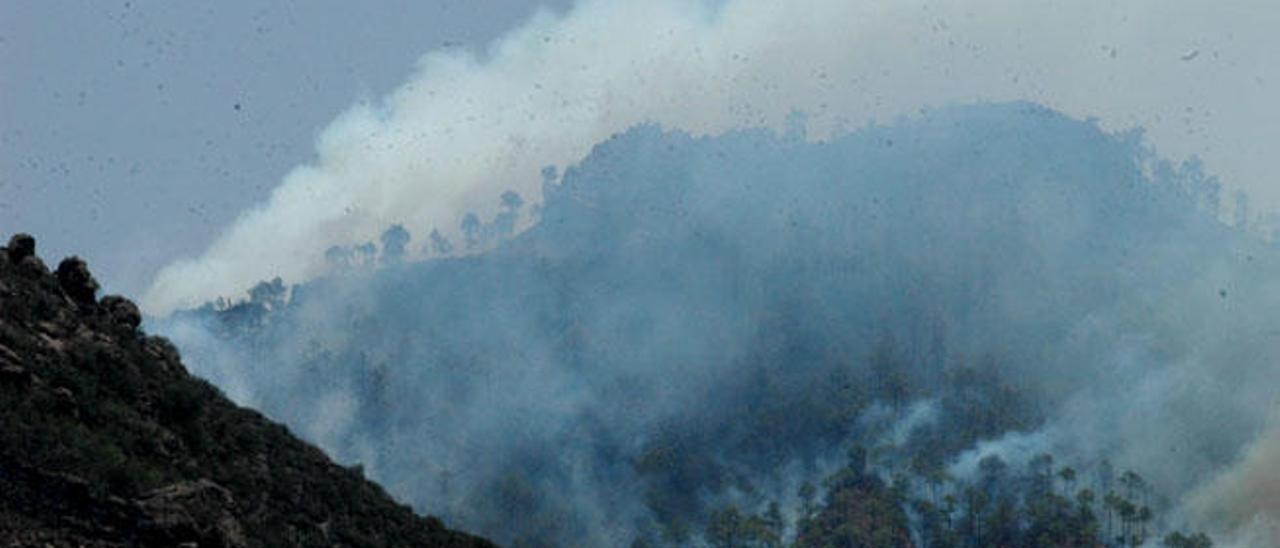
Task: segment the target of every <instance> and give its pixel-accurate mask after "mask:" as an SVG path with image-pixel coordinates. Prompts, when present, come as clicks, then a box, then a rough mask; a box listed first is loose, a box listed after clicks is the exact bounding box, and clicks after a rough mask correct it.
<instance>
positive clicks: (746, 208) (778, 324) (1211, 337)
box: [163, 103, 1280, 545]
mask: <svg viewBox="0 0 1280 548" xmlns="http://www.w3.org/2000/svg"><path fill="white" fill-rule="evenodd" d="M801 124H802V121H800V120H797V121H796V129H795V130H794V131H793V132H792V133H784V134H775V133H772V132H769V131H765V130H753V131H745V132H730V133H727V134H724V135H721V136H714V137H693V136H690V135H688V134H686V133H683V132H680V131H670V130H663V129H661V128H658V127H655V126H640V127H637V128H634V129H631V130H629V131H627V132H624V133H622V134H620V135H618V136H615V137H613V138H610V139H608V140H606V141H604V142H602V143H601V144H599V145H597V146H596V147H594V148H593V150H592V152H591V153H590V154H589V155H588V156H587V158H586V159H585V160H584V161H583V162H581V163H579V164H576V165H573V166H571V167H569V168H568V169H567V170H566V171H565V173H564V174H563V176H562V177H559V176H555V177H553V175H558V174H551V173H548V174H547V176H548V177H547V182H546V185H547V186H546V188H545V189H543V195H544V196H545V197H546V201H545V202H544V203H543V204H541V207H540V208H538V209H537V210H536V211H530V210H527V209H523V208H520V207H511V206H508V207H507V209H506V210H505V211H506V213H507V214H511V215H517V216H519V220H518V221H516V222H515V224H529V225H530V226H531V228H530V229H528V230H526V231H524V232H523V233H520V234H518V235H513V234H512V233H511V232H509V231H508V232H506V233H505V234H506V235H505V236H492V239H489V240H487V241H486V240H484V239H481V238H479V237H477V238H476V239H475V240H473V241H472V242H471V243H464V242H461V241H459V242H455V244H456V245H458V246H460V247H470V248H471V251H472V254H469V255H466V256H463V257H456V258H453V257H441V258H436V259H431V260H427V261H425V262H408V263H406V262H401V261H400V260H399V259H398V258H397V257H398V256H395V257H393V258H392V259H391V260H383V259H378V258H377V256H376V255H371V256H370V257H371V260H368V261H364V262H360V261H348V262H346V263H343V265H338V266H335V267H334V268H336V269H337V270H336V271H335V273H333V274H331V275H329V276H327V277H324V278H321V279H318V280H315V281H313V282H310V283H307V284H303V285H300V286H297V287H295V288H294V289H293V290H292V299H291V300H288V301H287V302H286V301H285V299H284V296H285V295H284V293H285V287H284V286H277V287H278V289H277V290H276V292H275V293H276V294H278V296H275V297H272V296H270V295H271V294H272V292H271V291H265V290H263V291H261V292H260V293H259V295H261V297H255V298H254V300H252V301H247V302H244V303H242V304H240V305H238V306H232V307H229V305H228V304H222V305H218V306H216V307H215V306H209V307H206V308H205V309H203V310H202V311H197V312H193V313H186V314H181V315H179V316H177V317H176V318H177V319H176V320H172V321H171V322H169V323H166V324H163V325H164V327H163V329H164V330H165V331H167V332H169V333H170V334H171V335H172V336H173V337H174V339H175V340H176V341H177V342H178V343H179V345H180V347H181V348H183V349H184V351H185V352H186V357H187V359H188V361H189V362H190V363H191V364H192V367H193V368H194V369H195V370H196V371H197V372H199V373H200V374H203V375H207V376H208V377H209V378H211V379H214V381H215V382H216V383H217V384H219V385H220V386H222V387H224V389H226V390H227V391H228V393H229V394H230V395H231V396H232V397H234V398H236V399H238V400H239V401H242V402H244V403H247V404H250V405H253V406H256V407H260V408H262V409H264V410H265V411H266V412H267V413H269V414H271V415H272V416H275V417H278V418H281V419H282V420H284V421H285V422H287V423H289V424H291V425H293V426H294V427H296V428H298V429H299V430H300V431H301V432H303V433H304V434H305V435H306V436H308V437H309V439H312V440H315V441H317V442H318V443H320V444H321V446H322V447H325V448H326V449H327V450H329V451H331V452H332V453H333V454H334V455H336V456H337V458H338V459H339V460H344V461H348V462H359V463H361V464H362V465H363V466H364V469H365V470H366V472H367V473H368V474H370V476H371V477H373V478H375V479H376V480H378V481H380V482H382V483H384V484H386V485H387V486H388V487H389V489H390V490H391V491H392V493H393V494H395V495H397V496H399V497H402V498H403V499H404V500H407V501H410V502H412V503H414V504H416V505H418V506H419V507H420V509H421V510H423V511H428V512H431V513H435V514H439V515H442V516H445V517H446V519H447V520H449V522H450V523H451V524H454V525H456V526H459V527H463V528H464V529H468V530H474V531H477V532H480V533H481V534H485V535H489V536H491V537H492V538H495V539H496V540H498V541H499V542H506V543H511V542H516V543H520V541H525V542H531V539H533V540H537V541H540V542H552V543H553V544H565V543H573V541H574V539H589V541H588V543H589V544H596V545H614V544H625V543H627V542H630V541H631V540H632V539H633V538H635V537H636V536H637V535H639V536H646V535H648V536H650V537H652V538H663V535H664V534H667V533H666V531H668V530H670V529H671V528H672V527H675V525H673V523H676V522H686V521H687V522H688V525H687V526H688V527H691V528H692V530H694V531H697V530H699V527H701V524H702V523H704V521H705V520H706V519H707V516H708V515H710V514H711V513H712V512H713V509H714V508H716V507H717V506H716V505H719V504H725V503H726V501H738V502H737V504H742V505H744V506H745V507H747V508H754V506H753V505H755V506H759V505H763V504H765V501H768V500H777V501H782V503H783V507H785V508H791V509H792V510H791V511H793V512H794V508H795V507H796V505H797V504H799V503H798V502H797V501H796V500H795V493H796V490H797V488H798V486H799V485H801V484H802V483H803V482H805V481H810V482H820V481H821V480H822V478H823V476H824V475H826V474H827V473H829V472H830V471H831V470H833V469H835V468H837V467H838V462H840V460H841V459H842V455H843V454H844V452H845V451H846V450H847V449H848V448H849V447H850V446H851V445H854V444H858V445H867V446H872V447H875V446H880V445H883V446H884V447H882V448H881V451H887V452H888V453H886V454H891V455H892V454H897V455H906V456H903V457H902V458H901V460H902V461H904V462H905V461H906V460H907V459H909V458H910V456H911V455H912V454H915V453H919V454H928V455H933V456H934V457H932V458H937V459H938V460H939V461H940V462H941V464H942V465H944V466H945V467H946V468H947V469H948V470H949V471H950V472H951V474H952V475H954V476H956V477H962V478H963V477H973V476H975V475H976V474H977V462H978V461H979V460H981V459H982V457H986V456H990V455H997V456H999V457H1000V458H1001V459H1003V460H1004V461H1006V462H1008V463H1010V464H1011V465H1016V466H1021V465H1023V464H1024V463H1026V462H1028V460H1030V459H1032V458H1033V457H1035V456H1036V455H1039V454H1041V453H1051V454H1054V455H1056V456H1057V457H1058V458H1059V459H1060V460H1064V461H1066V462H1072V463H1075V464H1074V465H1073V466H1075V467H1077V468H1078V469H1079V470H1081V473H1082V474H1088V476H1087V477H1091V478H1092V477H1095V476H1096V475H1097V474H1101V473H1102V472H1099V468H1098V467H1099V466H1101V463H1103V462H1104V461H1106V462H1107V464H1106V466H1107V467H1114V468H1116V469H1134V470H1142V471H1143V474H1144V475H1145V476H1146V480H1147V481H1148V482H1149V483H1150V484H1151V485H1152V486H1156V487H1158V489H1159V491H1158V492H1157V495H1155V496H1154V498H1153V500H1158V501H1159V502H1158V505H1159V507H1160V508H1161V509H1162V510H1163V511H1164V512H1165V513H1164V514H1162V515H1164V516H1167V517H1166V518H1164V520H1165V522H1164V523H1161V524H1160V526H1161V527H1163V528H1169V529H1175V528H1184V527H1188V526H1192V527H1196V528H1203V529H1208V530H1211V531H1213V532H1215V533H1216V534H1218V535H1219V538H1220V541H1227V540H1229V539H1232V538H1236V537H1240V538H1244V537H1243V536H1244V535H1267V534H1274V533H1273V532H1270V533H1269V532H1268V531H1270V529H1268V527H1270V526H1269V525H1267V524H1268V523H1270V521H1271V520H1274V519H1276V517H1277V516H1276V515H1275V513H1274V512H1275V507H1274V506H1271V505H1269V503H1268V502H1267V501H1268V500H1273V499H1271V498H1269V497H1274V496H1276V495H1275V493H1272V492H1270V491H1269V490H1268V489H1269V487H1268V484H1267V483H1265V482H1259V481H1257V478H1258V477H1260V476H1265V475H1266V473H1267V472H1266V471H1267V470H1270V469H1272V467H1274V466H1275V465H1277V464H1280V463H1278V462H1277V461H1276V460H1275V459H1276V456H1274V455H1273V454H1271V451H1272V448H1274V447H1275V441H1274V440H1275V438H1276V436H1277V433H1278V431H1277V429H1276V425H1275V424H1274V423H1273V420H1274V419H1273V417H1272V415H1273V409H1274V408H1275V404H1276V401H1275V398H1276V396H1275V393H1274V391H1273V390H1271V388H1270V387H1272V386H1274V383H1275V381H1277V380H1280V379H1277V378H1276V374H1277V372H1276V369H1275V367H1274V366H1273V365H1272V363H1273V360H1275V358H1276V355H1275V351H1274V349H1273V344H1272V342H1273V340H1274V337H1275V333H1274V332H1273V330H1272V328H1271V327H1269V324H1268V322H1266V321H1265V318H1266V315H1267V314H1268V313H1269V311H1270V310H1273V309H1274V306H1275V305H1276V304H1277V303H1275V302H1274V301H1275V299H1277V298H1278V297H1280V293H1277V288H1276V286H1275V283H1276V282H1275V281H1274V280H1276V279H1278V278H1277V276H1276V275H1277V274H1278V273H1280V271H1278V270H1277V269H1278V268H1280V262H1277V261H1278V260H1280V257H1278V256H1277V255H1276V253H1275V248H1274V247H1273V246H1272V245H1271V244H1269V243H1267V242H1265V241H1263V240H1262V239H1260V238H1257V237H1255V236H1254V235H1251V234H1250V233H1249V232H1248V231H1247V230H1246V229H1245V228H1244V227H1232V226H1229V225H1227V224H1224V223H1222V222H1221V221H1220V220H1219V218H1218V215H1216V213H1214V212H1215V211H1216V210H1217V208H1219V207H1220V204H1219V203H1218V201H1219V197H1218V193H1219V186H1218V184H1217V182H1216V181H1215V180H1214V179H1213V178H1212V177H1210V176H1208V175H1206V174H1205V173H1203V172H1202V171H1201V170H1200V168H1199V167H1198V165H1197V164H1195V163H1186V164H1182V165H1173V164H1170V163H1168V162H1165V161H1163V160H1161V159H1160V158H1159V157H1158V156H1156V155H1154V154H1153V153H1152V152H1151V151H1150V149H1149V148H1147V146H1146V144H1145V143H1144V141H1143V139H1142V136H1141V134H1140V133H1137V132H1130V133H1121V134H1109V133H1107V132H1105V131H1103V130H1101V129H1100V128H1098V126H1097V125H1096V124H1094V123H1092V122H1085V121H1079V120H1073V119H1071V118H1068V117H1065V116H1063V115H1061V114H1059V113H1056V112H1054V111H1051V110H1048V109H1046V108H1044V107H1041V106H1038V105H1034V104H1030V103H1006V104H992V105H975V106H967V107H954V108H946V109H940V110H937V111H929V112H926V113H924V114H922V115H920V116H918V117H916V118H914V119H911V120H903V121H900V122H897V123H894V124H890V125H883V126H872V127H867V128H864V129H860V130H856V131H853V132H850V133H848V134H843V135H840V136H836V137H833V138H832V139H830V140H828V141H825V142H822V143H812V142H809V141H808V140H806V139H805V135H804V134H803V132H802V130H801V129H800V126H801ZM530 215H533V217H532V218H530V217H529V216H530ZM493 224H496V223H491V222H488V221H486V222H484V223H483V224H482V225H480V229H478V230H477V232H476V234H486V233H489V234H501V233H500V232H494V231H492V230H491V231H486V230H484V228H485V227H489V226H492V225H493ZM508 224H510V221H508ZM414 237H415V238H418V239H425V237H424V236H423V235H421V234H419V235H416V236H414ZM411 242H412V240H411ZM371 247H374V249H376V247H375V246H371ZM379 263H383V264H382V265H381V266H378V264H379ZM263 287H266V285H265V284H264V286H263ZM966 371H977V372H979V373H981V374H991V375H994V376H995V377H996V378H997V379H999V381H998V382H996V384H995V388H990V387H988V388H989V389H990V390H995V391H994V392H992V391H990V390H988V388H984V389H983V390H978V391H977V392H963V391H962V392H956V390H960V389H958V388H957V387H956V386H957V385H956V383H957V382H958V381H957V380H956V379H958V378H962V377H963V376H964V375H965V374H967V373H964V372H966ZM977 386H979V387H981V385H977ZM975 390H977V389H976V388H975ZM984 390H985V391H984ZM1005 390H1011V391H1012V392H1013V393H1014V394H1015V395H1016V397H1015V396H1010V395H1009V394H1008V393H1006V392H1005ZM964 402H968V403H964ZM975 408H977V409H986V410H984V411H982V412H981V414H980V416H988V417H989V420H988V421H987V422H983V423H982V424H983V426H978V427H975V426H972V425H966V424H965V421H966V420H969V419H972V418H973V415H971V414H972V413H974V412H975V411H973V409H975ZM885 429H888V430H887V431H885ZM975 429H976V430H975ZM876 432H882V433H880V434H876ZM961 432H963V433H961ZM966 436H968V437H966ZM669 452H674V453H673V454H672V456H667V457H663V456H662V455H666V454H668V453H669ZM664 459H675V461H674V462H676V463H678V464H672V462H671V461H668V460H664ZM891 470H893V468H892V467H891V466H890V467H889V468H887V469H886V471H885V473H886V474H888V473H890V471H891ZM1242 484H1243V485H1248V486H1249V487H1248V489H1245V488H1242V487H1241V485H1242ZM1153 504H1156V503H1153ZM674 516H679V517H674ZM677 525H679V523H677ZM1240 542H1242V543H1244V544H1242V545H1250V543H1256V542H1257V541H1256V538H1255V539H1254V540H1242V541H1240Z"/></svg>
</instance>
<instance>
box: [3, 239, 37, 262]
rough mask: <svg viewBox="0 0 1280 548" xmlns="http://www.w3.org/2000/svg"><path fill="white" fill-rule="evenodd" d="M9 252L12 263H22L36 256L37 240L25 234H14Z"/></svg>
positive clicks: (10, 241) (10, 240)
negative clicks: (23, 260)
mask: <svg viewBox="0 0 1280 548" xmlns="http://www.w3.org/2000/svg"><path fill="white" fill-rule="evenodd" d="M7 252H8V255H9V261H10V262H12V263H14V264H17V263H20V262H22V259H25V258H27V257H31V256H34V255H35V254H36V239H35V238H33V237H31V235H30V234H27V233H24V232H19V233H17V234H14V235H13V237H12V238H9V247H8V248H7Z"/></svg>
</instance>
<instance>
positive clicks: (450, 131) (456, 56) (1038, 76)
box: [142, 0, 1280, 314]
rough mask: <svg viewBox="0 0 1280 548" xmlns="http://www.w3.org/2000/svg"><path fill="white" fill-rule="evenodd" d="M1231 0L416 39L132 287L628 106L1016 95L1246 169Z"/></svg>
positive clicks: (544, 151) (525, 159) (629, 21)
mask: <svg viewBox="0 0 1280 548" xmlns="http://www.w3.org/2000/svg"><path fill="white" fill-rule="evenodd" d="M1233 7H1234V8H1235V9H1221V8H1220V6H1219V4H1217V3H1213V2H1196V1H1183V2H1161V1H1156V0H1146V1H1141V2H1126V3H1124V4H1123V5H1117V4H1115V3H1108V2H1087V3H1067V2H1033V3H1028V2H1019V1H1014V0H984V1H978V2H961V1H943V2H927V1H923V0H915V1H905V2H881V1H870V0H861V1H848V0H802V1H798V2H785V3H782V2H769V1H765V0H725V1H720V2H712V1H697V0H687V1H685V0H656V1H651V2H621V1H609V0H584V1H583V2H581V3H580V4H579V5H578V6H576V7H575V8H573V9H572V10H570V11H569V12H568V13H566V14H564V15H555V14H552V13H540V14H538V15H536V16H535V17H533V18H532V19H531V20H530V21H529V22H528V23H526V24H525V25H524V26H522V27H520V28H518V29H515V30H513V31H512V32H511V33H509V34H508V35H507V36H505V37H503V38H502V39H500V40H498V41H496V42H495V43H494V44H492V45H491V46H490V47H489V48H488V49H486V50H485V51H483V52H472V51H458V50H444V51H438V52H433V53H429V54H427V55H426V56H424V57H423V58H422V60H421V63H420V66H419V67H418V70H417V72H416V74H415V75H414V76H413V77H411V78H410V79H409V80H408V81H407V82H406V83H405V84H404V85H402V86H401V87H400V88H399V89H397V90H395V91H394V92H392V93H391V94H389V95H388V96H387V97H385V98H384V99H382V100H381V101H378V102H376V103H362V104H359V105H356V106H354V107H352V108H351V109H350V110H349V111H348V112H346V113H344V114H343V115H342V116H340V117H339V118H338V119H337V120H335V121H334V122H333V123H332V124H331V125H330V126H329V127H328V128H326V129H325V130H324V131H323V132H321V134H320V135H319V136H318V138H317V144H316V151H317V156H318V159H317V160H316V162H315V163H313V164H310V165H305V166H300V167H298V168H296V169H295V170H293V171H292V172H291V173H289V174H288V175H287V176H286V177H285V178H284V180H283V181H282V182H281V183H280V185H279V186H278V187H277V188H276V189H275V190H274V191H273V192H272V195H271V197H270V199H269V200H268V201H267V202H265V203H262V204H259V205H258V206H255V207H253V208H251V209H249V210H247V211H245V212H244V213H243V214H242V215H241V216H240V218H239V219H238V220H237V221H236V222H235V223H233V224H232V225H231V226H230V227H228V228H227V229H226V230H225V231H224V232H223V234H222V235H221V237H219V238H218V239H217V240H216V241H215V243H214V244H213V245H212V246H211V247H210V248H209V249H207V250H205V251H204V252H203V253H202V254H201V255H199V256H198V257H196V258H193V259H188V260H181V261H178V262H175V263H173V264H171V265H169V266H168V267H167V268H165V269H163V270H162V271H161V272H160V274H159V275H158V276H157V278H156V280H155V281H154V283H153V285H152V286H151V288H150V289H149V290H148V291H147V292H146V293H145V295H144V296H143V299H142V303H143V306H144V308H145V309H146V310H148V311H149V312H150V313H152V314H164V313H167V312H169V311H172V310H174V309H175V308H178V307H189V306H194V305H197V304H199V303H201V302H203V301H206V300H211V299H213V298H215V297H218V296H231V295H236V294H238V293H239V292H240V291H241V290H243V289H244V288H245V287H248V286H250V285H252V284H253V283H256V282H257V281H259V280H264V279H270V278H272V277H274V276H277V275H278V276H282V277H284V278H285V279H286V280H287V281H289V282H301V281H305V280H308V279H311V278H312V277H314V276H316V275H319V274H321V273H322V272H324V271H325V268H326V266H325V263H324V260H323V252H324V250H325V249H326V248H327V247H329V246H331V245H334V244H344V245H345V244H353V243H360V242H365V241H372V240H375V239H376V238H377V235H378V234H379V233H380V231H381V230H383V229H385V228H386V227H387V226H389V225H391V224H393V223H403V224H404V225H405V227H407V228H408V229H409V231H410V232H411V233H413V234H415V235H426V234H427V233H429V232H430V231H431V230H432V229H433V228H439V229H441V230H442V231H444V233H445V234H454V233H455V232H456V231H455V230H453V228H454V227H456V226H457V224H458V220H459V219H460V218H461V217H462V215H463V214H464V213H466V212H468V211H472V210H477V211H481V212H490V213H491V212H492V211H493V210H494V209H496V207H497V206H496V204H497V196H498V194H499V193H500V192H502V191H503V190H506V189H509V188H510V189H515V190H517V191H519V192H520V193H521V194H522V195H524V196H525V197H526V198H527V199H530V200H531V201H533V202H537V201H539V196H538V194H539V192H540V187H539V186H538V184H539V182H540V180H539V178H538V176H537V173H538V172H539V170H540V169H541V168H542V167H543V166H546V165H560V166H564V165H568V164H571V163H574V162H576V161H577V160H579V159H581V158H582V157H583V156H584V155H585V154H586V153H587V151H588V150H589V148H590V147H591V146H592V145H593V144H594V143H596V142H599V141H600V140H602V139H604V138H605V137H607V136H609V135H611V134H613V133H616V132H620V131H622V130H624V129H626V128H628V127H631V126H633V125H635V124H637V123H642V122H653V123H659V124H663V125H665V126H667V127H672V128H681V129H684V130H687V131H691V132H693V133H694V134H704V133H715V132H719V131H723V130H725V129H729V128H735V127H750V126H767V127H772V128H775V129H776V128H781V127H782V126H784V125H785V121H786V120H787V119H788V115H789V114H790V113H792V112H793V111H796V110H800V111H803V112H805V113H806V114H807V115H808V120H809V136H810V137H812V138H823V137H825V136H827V135H829V134H830V132H831V131H832V130H833V129H838V128H841V127H856V126H860V125H862V124H864V123H865V122H867V121H869V120H875V119H879V120H887V119H892V118H894V117H896V116H899V115H902V114H909V113H915V112H916V111H917V110H918V109H919V108H921V107H924V106H928V105H934V106H940V105H944V104H948V103H952V102H957V101H958V102H967V101H973V100H1004V99H1018V98H1022V99H1032V100H1035V101H1037V102H1040V103H1042V104H1046V105H1048V106H1050V107H1053V108H1057V109H1060V110H1062V111H1064V112H1067V113H1069V114H1073V115H1076V116H1080V117H1087V116H1098V117H1100V118H1101V120H1102V121H1103V123H1104V124H1105V125H1108V127H1127V126H1130V125H1134V124H1138V123H1140V124H1142V125H1144V126H1145V127H1147V128H1148V129H1149V130H1150V134H1151V136H1152V138H1153V140H1154V141H1155V142H1156V144H1157V145H1159V146H1161V147H1163V148H1165V149H1167V151H1172V152H1173V153H1176V154H1179V155H1182V154H1190V153H1193V152H1194V153H1199V154H1201V155H1204V156H1206V157H1207V158H1209V159H1210V160H1211V161H1212V160H1214V159H1221V160H1222V161H1220V162H1217V163H1215V164H1214V166H1213V167H1214V168H1215V171H1217V172H1218V173H1221V174H1224V175H1227V179H1228V180H1241V181H1243V182H1250V181H1253V180H1255V179H1257V180H1261V179H1262V178H1263V177H1264V176H1265V175H1266V173H1267V169H1269V168H1268V167H1267V166H1266V165H1265V163H1263V162H1260V161H1258V160H1257V159H1256V158H1261V157H1265V154H1264V148H1265V147H1264V144H1265V143H1266V142H1268V139H1270V142H1275V141H1277V140H1280V135H1276V132H1277V131H1280V129H1277V128H1280V124H1275V123H1266V122H1265V121H1266V120H1273V121H1274V119H1275V114H1274V112H1273V111H1271V110H1265V108H1264V105H1270V104H1271V102H1270V101H1269V100H1266V101H1264V99H1266V98H1267V95H1266V87H1265V85H1264V83H1265V78H1267V77H1269V76H1270V74H1269V73H1267V72H1265V71H1266V70H1269V69H1266V67H1269V66H1272V65H1271V64H1269V63H1265V62H1263V61H1262V59H1261V58H1259V57H1258V56H1259V55H1265V48H1261V50H1262V51H1264V53H1258V51H1259V50H1255V49H1254V48H1253V47H1252V46H1253V44H1252V42H1251V41H1253V40H1255V39H1256V40H1262V39H1264V37H1266V36H1269V34H1267V33H1269V32H1270V30H1269V29H1270V28H1271V26H1269V23H1268V21H1272V22H1274V21H1275V19H1276V16H1277V15H1280V9H1278V8H1277V7H1276V6H1275V5H1274V4H1268V3H1264V2H1259V3H1257V5H1253V6H1247V7H1246V6H1244V5H1239V6H1233ZM1080 29H1084V30H1080ZM1228 35H1229V38H1228ZM1215 40H1217V41H1216V42H1215ZM1210 45H1212V46H1213V49H1212V50H1210V49H1206V50H1205V51H1204V52H1203V54H1201V52H1200V50H1199V49H1197V48H1200V47H1205V48H1207V47H1208V46H1210ZM1190 51H1194V52H1195V53H1196V54H1195V55H1191V54H1189V53H1188V52H1190ZM1215 60H1216V62H1215ZM1260 71H1261V72H1260ZM1206 103H1207V105H1206ZM1260 108H1264V110H1261V111H1259V109H1260ZM1260 121H1261V122H1260ZM1259 147H1262V148H1259ZM1233 175H1238V177H1233ZM455 239H456V238H455ZM424 240H425V238H419V239H418V241H424Z"/></svg>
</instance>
